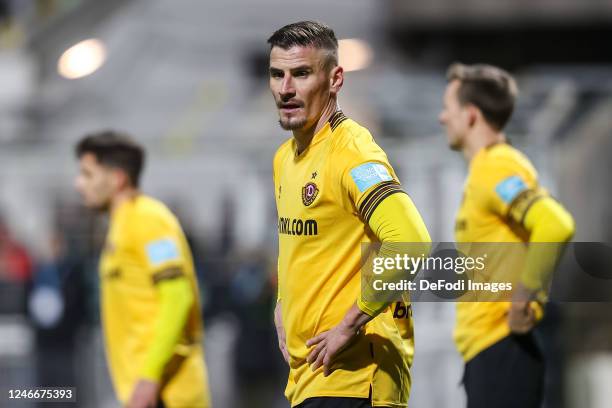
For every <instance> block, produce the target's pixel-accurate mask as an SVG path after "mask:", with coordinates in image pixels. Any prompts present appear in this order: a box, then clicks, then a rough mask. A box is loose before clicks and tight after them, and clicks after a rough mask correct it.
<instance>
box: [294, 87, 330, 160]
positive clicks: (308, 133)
mask: <svg viewBox="0 0 612 408" xmlns="http://www.w3.org/2000/svg"><path fill="white" fill-rule="evenodd" d="M337 110H338V104H337V103H336V99H335V98H330V100H329V102H328V103H327V105H326V106H325V108H324V109H323V110H322V111H321V116H319V120H317V122H316V123H315V124H314V125H313V126H311V127H310V128H309V129H299V130H294V131H293V138H294V139H295V143H296V144H297V154H300V153H302V152H303V151H304V150H306V149H307V148H308V146H310V142H311V141H312V138H313V137H314V135H316V134H317V133H318V132H319V130H321V129H323V126H325V123H327V121H328V120H329V118H330V117H331V116H332V115H333V114H334V112H336V111H337Z"/></svg>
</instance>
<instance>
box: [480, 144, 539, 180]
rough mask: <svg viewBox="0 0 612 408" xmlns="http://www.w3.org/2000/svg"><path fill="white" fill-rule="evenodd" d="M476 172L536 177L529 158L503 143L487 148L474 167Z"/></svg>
mask: <svg viewBox="0 0 612 408" xmlns="http://www.w3.org/2000/svg"><path fill="white" fill-rule="evenodd" d="M475 170H476V171H478V172H484V173H486V174H488V175H494V173H495V172H496V171H500V172H508V171H509V172H512V171H516V172H519V173H526V174H529V175H533V176H535V175H536V170H535V168H534V167H533V165H532V164H531V161H530V160H529V158H528V157H527V156H526V155H525V154H524V153H523V152H521V151H520V150H518V149H517V148H516V147H514V146H511V145H509V144H506V143H503V144H499V145H495V146H492V147H490V148H487V151H486V152H485V154H484V155H483V156H482V159H481V160H479V161H478V163H477V165H476V166H475Z"/></svg>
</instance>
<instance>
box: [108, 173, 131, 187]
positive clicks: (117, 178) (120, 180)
mask: <svg viewBox="0 0 612 408" xmlns="http://www.w3.org/2000/svg"><path fill="white" fill-rule="evenodd" d="M112 183H113V187H114V189H115V190H116V191H119V190H122V189H124V188H126V187H128V186H129V185H130V178H129V177H128V175H127V173H126V172H125V171H123V170H121V169H112Z"/></svg>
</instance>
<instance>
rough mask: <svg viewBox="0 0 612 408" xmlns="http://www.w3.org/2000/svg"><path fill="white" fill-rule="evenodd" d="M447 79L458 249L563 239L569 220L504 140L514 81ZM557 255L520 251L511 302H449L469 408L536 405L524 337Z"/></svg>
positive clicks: (555, 248)
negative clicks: (460, 170)
mask: <svg viewBox="0 0 612 408" xmlns="http://www.w3.org/2000/svg"><path fill="white" fill-rule="evenodd" d="M447 79H448V81H449V82H448V86H447V88H446V93H445V95H444V108H443V111H442V112H441V114H440V122H441V124H442V125H443V126H444V127H445V128H446V132H447V134H448V141H449V145H450V147H451V149H453V150H456V151H459V152H461V153H463V156H464V157H465V159H466V160H467V162H468V163H469V174H468V176H467V180H466V182H465V185H464V193H463V194H464V195H463V200H462V203H461V207H460V209H459V212H458V214H457V219H456V226H455V234H456V240H457V242H458V243H469V242H515V243H521V242H523V243H528V242H529V243H542V242H544V243H564V242H567V241H569V240H570V239H571V237H572V235H573V232H574V222H573V219H572V216H571V215H570V214H569V213H568V212H567V211H566V210H565V209H564V208H563V207H562V206H561V204H559V203H558V202H557V201H556V200H555V199H553V198H552V197H551V196H550V195H549V194H548V193H547V192H546V191H545V190H544V189H543V188H542V187H540V184H539V181H538V176H537V173H536V170H535V169H534V168H533V166H532V164H531V163H530V162H529V159H527V157H525V156H524V155H523V154H522V153H521V152H519V151H518V150H516V149H515V148H513V147H512V146H510V145H509V144H508V143H507V141H506V137H505V135H504V133H503V129H504V126H505V125H506V123H507V122H508V120H509V119H510V117H511V115H512V112H513V109H514V104H515V100H516V97H517V92H518V90H517V85H516V83H515V80H514V79H513V78H512V77H511V76H510V75H509V74H508V73H507V72H505V71H503V70H501V69H499V68H496V67H493V66H488V65H473V66H466V65H461V64H454V65H452V66H451V67H450V68H449V70H448V75H447ZM547 245H548V244H547ZM561 248H562V245H554V244H550V245H548V246H545V245H537V244H535V245H531V246H529V247H528V249H527V250H526V258H525V259H526V262H527V264H528V265H535V264H537V268H526V271H527V272H528V273H527V272H526V273H522V275H521V276H520V283H519V287H518V288H516V289H515V297H514V298H513V301H512V302H511V303H510V302H480V303H479V302H471V303H468V302H464V303H458V305H457V323H456V327H455V333H454V337H455V342H456V344H457V347H458V349H459V351H460V353H461V354H462V356H463V358H464V360H465V362H466V366H465V374H464V378H463V382H464V386H465V389H466V392H467V400H468V401H467V402H468V407H469V408H480V407H487V408H491V407H495V408H502V407H508V408H510V407H512V408H516V407H521V408H538V407H540V403H541V400H542V394H543V379H544V361H543V358H542V354H541V352H540V350H539V348H538V345H537V344H536V342H535V340H534V337H533V334H532V329H533V327H534V325H535V324H536V322H537V321H538V320H539V318H541V314H542V313H541V311H542V308H541V306H540V304H539V303H537V302H535V301H534V300H536V298H538V299H539V300H540V302H541V301H542V298H541V297H539V294H541V290H542V289H545V288H544V287H543V285H545V283H544V282H547V281H548V279H549V278H550V276H546V275H547V274H550V272H552V270H553V269H554V265H555V264H556V262H557V260H558V258H559V256H560V254H561V250H560V249H561ZM506 254H507V253H506ZM502 255H504V254H502ZM517 294H518V295H517Z"/></svg>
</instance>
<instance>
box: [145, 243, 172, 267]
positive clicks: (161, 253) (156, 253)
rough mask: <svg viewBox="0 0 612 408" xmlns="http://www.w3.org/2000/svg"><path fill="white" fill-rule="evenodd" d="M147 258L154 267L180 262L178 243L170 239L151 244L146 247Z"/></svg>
mask: <svg viewBox="0 0 612 408" xmlns="http://www.w3.org/2000/svg"><path fill="white" fill-rule="evenodd" d="M146 250H147V257H148V259H149V262H150V263H151V264H152V265H160V264H163V263H164V262H170V261H178V260H179V259H180V254H179V250H178V246H177V245H176V242H175V241H174V240H172V239H170V238H165V239H160V240H157V241H152V242H149V243H148V244H147V246H146Z"/></svg>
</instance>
